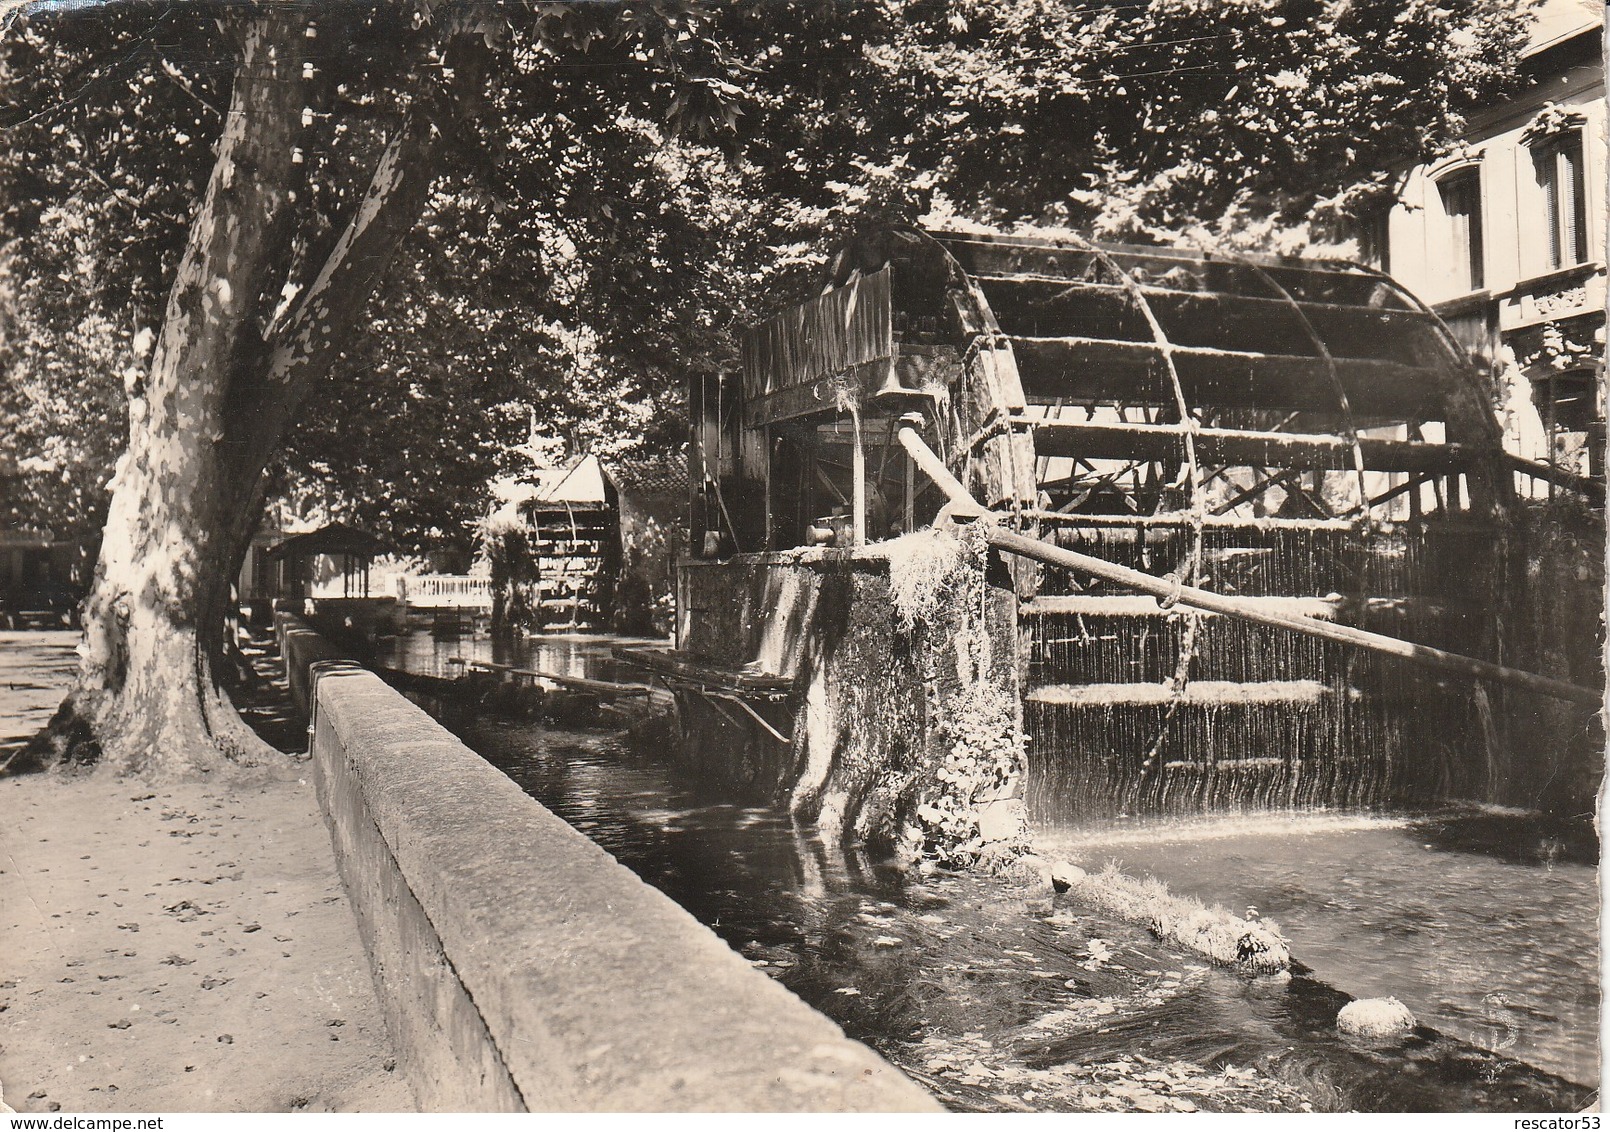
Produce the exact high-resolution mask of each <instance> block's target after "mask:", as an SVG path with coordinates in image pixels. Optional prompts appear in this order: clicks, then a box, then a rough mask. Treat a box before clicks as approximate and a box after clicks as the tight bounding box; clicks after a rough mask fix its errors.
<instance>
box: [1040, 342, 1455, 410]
mask: <svg viewBox="0 0 1610 1132" xmlns="http://www.w3.org/2000/svg"><path fill="white" fill-rule="evenodd" d="M1011 343H1012V350H1013V352H1014V353H1015V354H1016V355H1017V358H1018V369H1019V372H1020V373H1021V374H1022V378H1023V385H1024V388H1025V389H1027V390H1028V391H1029V392H1030V393H1031V394H1033V395H1036V396H1043V397H1067V398H1071V399H1076V400H1086V401H1095V402H1101V401H1127V402H1130V403H1134V402H1137V401H1142V400H1147V399H1151V400H1155V401H1156V402H1157V403H1159V404H1171V403H1172V401H1173V395H1172V393H1171V392H1170V389H1169V386H1168V382H1167V377H1166V372H1167V371H1166V370H1165V368H1164V365H1163V354H1162V347H1161V346H1159V345H1158V344H1157V343H1155V342H1132V341H1119V340H1116V339H1106V338H1080V337H1048V338H1041V337H1013V338H1012V339H1011ZM1171 350H1172V354H1173V357H1174V364H1175V366H1176V367H1177V369H1178V370H1179V375H1180V382H1181V384H1182V385H1183V386H1184V388H1185V396H1186V399H1187V400H1188V401H1189V402H1190V403H1191V404H1192V405H1193V406H1196V405H1214V406H1222V407H1227V408H1232V407H1233V408H1265V409H1272V408H1284V409H1308V410H1319V411H1331V410H1335V409H1336V408H1337V404H1336V393H1335V390H1334V387H1333V386H1332V385H1331V379H1330V371H1329V368H1328V367H1327V366H1326V364H1325V359H1323V358H1317V357H1311V356H1304V355H1300V354H1260V353H1255V352H1251V351H1245V350H1218V349H1209V348H1206V347H1197V346H1174V347H1171ZM1335 361H1336V374H1337V377H1338V378H1339V379H1340V381H1341V383H1342V385H1343V387H1344V388H1345V389H1346V390H1347V395H1348V398H1349V400H1350V401H1351V402H1352V406H1353V409H1354V410H1355V411H1356V412H1357V413H1358V414H1359V415H1360V416H1380V417H1388V418H1394V419H1400V420H1406V419H1409V418H1416V419H1422V420H1440V419H1442V417H1443V416H1444V411H1443V402H1444V400H1445V396H1446V381H1445V378H1444V374H1443V373H1442V371H1440V370H1436V369H1429V368H1425V367H1421V366H1410V365H1403V364H1401V363H1398V362H1384V361H1378V360H1375V359H1370V358H1337V359H1336V360H1335Z"/></svg>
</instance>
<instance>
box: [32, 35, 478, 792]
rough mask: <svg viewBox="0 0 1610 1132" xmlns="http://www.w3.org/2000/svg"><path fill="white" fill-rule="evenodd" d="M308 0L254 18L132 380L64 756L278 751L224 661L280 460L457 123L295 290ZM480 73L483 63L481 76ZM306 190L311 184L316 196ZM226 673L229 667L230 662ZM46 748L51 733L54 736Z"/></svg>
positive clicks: (156, 776) (351, 225) (420, 149)
mask: <svg viewBox="0 0 1610 1132" xmlns="http://www.w3.org/2000/svg"><path fill="white" fill-rule="evenodd" d="M312 42H313V40H312V35H311V33H310V30H309V26H308V19H307V14H306V11H305V10H304V11H302V12H301V13H298V12H297V11H296V10H295V9H294V8H289V7H285V8H278V9H269V10H267V11H266V12H265V13H264V14H262V15H260V16H258V17H256V18H254V19H252V20H251V21H250V22H249V23H248V24H247V25H246V26H245V27H244V29H243V35H242V37H241V50H240V56H239V60H238V64H237V69H236V78H235V83H234V90H233V95H232V101H231V106H230V110H229V113H228V116H227V119H226V121H225V126H224V132H223V136H222V137H221V139H220V141H219V143H218V156H217V160H216V164H215V165H214V167H213V172H212V175H211V178H210V180H209V183H208V185H207V189H206V193H205V195H204V198H203V201H202V204H201V207H200V210H199V211H198V212H197V214H196V216H195V219H194V220H193V222H192V225H191V231H190V238H189V243H188V245H187V248H186V251H185V255H184V257H183V259H182V260H181V262H180V264H179V268H178V273H177V276H176V278H175V280H174V283H173V287H172V290H171V291H170V293H169V299H168V305H167V310H166V313H165V318H164V322H163V326H162V331H161V334H160V337H159V339H158V342H157V346H156V350H155V353H154V355H153V357H152V359H151V363H150V366H149V368H148V370H147V372H146V373H145V375H144V376H143V377H141V378H139V379H137V380H133V381H131V382H130V387H129V389H128V394H129V447H128V451H127V453H126V454H125V455H124V457H123V458H122V460H121V461H120V462H119V464H118V468H117V472H116V474H115V477H114V480H113V495H112V503H111V508H110V512H109V515H108V518H107V524H106V530H105V537H104V539H103V541H102V549H101V557H100V561H99V564H98V566H97V569H96V575H95V582H94V586H93V589H92V591H91V594H90V597H89V600H88V602H87V604H86V607H85V616H84V621H85V630H86V631H85V637H84V642H83V644H82V645H81V646H80V649H79V652H80V658H81V660H80V667H79V675H78V681H77V684H76V686H75V687H74V689H73V690H72V692H71V693H70V694H69V696H68V699H67V701H66V702H65V703H64V704H63V705H62V709H61V710H60V711H59V712H58V713H57V717H56V719H55V720H54V721H53V722H52V724H51V727H50V728H49V729H48V731H47V733H46V736H45V737H44V738H45V742H44V744H42V745H43V746H48V748H49V749H50V754H49V756H47V757H49V758H53V759H54V760H56V761H62V762H76V763H98V764H99V765H101V766H103V767H105V768H107V769H109V770H112V771H115V772H117V773H124V774H133V775H139V776H141V777H144V778H147V779H151V780H164V779H174V778H183V777H194V776H198V775H206V774H212V773H215V772H218V771H220V770H225V769H228V768H230V767H236V766H252V765H258V764H261V763H263V762H265V761H272V760H273V759H274V758H275V756H274V754H273V752H272V751H271V750H270V749H269V748H268V747H267V745H266V744H264V743H262V742H261V741H260V740H258V739H257V737H256V736H255V734H253V733H252V732H251V731H250V729H249V728H247V727H246V726H245V725H244V723H243V722H242V721H241V719H240V717H239V715H238V714H237V713H236V711H235V709H234V707H233V706H232V705H231V704H230V702H229V700H228V697H227V695H226V694H225V693H224V691H223V690H222V689H221V688H220V686H219V683H218V681H217V679H216V676H215V672H214V669H215V666H217V665H223V664H227V661H226V660H225V656H224V639H223V633H224V627H225V617H226V615H227V613H228V606H229V602H230V586H231V583H232V581H233V579H234V575H235V573H236V572H237V571H238V569H239V567H240V563H241V561H242V559H243V557H244V554H245V549H246V546H247V544H248V542H249V540H250V538H251V532H252V528H253V525H254V523H255V520H256V517H257V515H258V514H259V513H260V510H261V506H262V500H263V492H264V480H265V468H266V466H267V464H268V462H269V460H270V459H271V458H272V457H273V455H274V453H275V452H276V450H277V449H278V448H279V446H280V443H281V440H282V438H283V436H284V434H285V430H286V429H287V428H288V427H290V426H291V424H292V422H293V421H294V418H295V414H296V411H297V408H298V406H299V404H300V402H301V400H302V397H303V395H304V394H305V393H306V391H307V389H308V387H309V386H310V384H312V383H313V382H314V381H316V380H317V379H318V378H319V377H320V376H321V375H322V374H324V373H325V372H326V371H327V370H328V368H329V365H330V363H331V361H333V359H334V358H335V356H336V355H337V353H338V352H339V350H340V348H341V345H342V342H343V340H344V338H345V336H346V334H347V331H348V328H349V327H350V326H351V325H352V324H353V323H354V321H355V320H356V318H357V316H358V315H359V313H360V312H361V310H362V307H363V305H364V303H365V302H366V301H367V300H368V298H369V295H370V294H371V292H372V291H373V290H374V287H375V284H376V283H377V281H378V279H379V277H380V275H381V274H382V273H383V271H384V270H385V268H386V266H387V264H388V263H389V261H390V259H391V256H392V254H393V252H394V251H395V249H396V247H397V245H398V244H399V242H400V241H401V239H402V237H403V236H404V235H405V234H406V233H407V231H408V229H409V228H410V227H412V225H413V223H414V222H415V220H416V219H417V218H418V216H419V214H420V212H421V210H422V209H423V206H424V202H425V199H426V194H427V192H428V190H429V187H430V182H431V179H432V171H433V169H434V166H435V161H434V155H433V153H432V147H433V146H434V144H435V139H436V138H438V137H440V136H441V135H440V131H439V130H438V129H437V125H438V124H437V123H435V122H434V121H433V120H432V119H433V115H432V114H431V113H429V112H428V110H431V109H435V110H439V109H440V108H439V107H427V106H426V105H424V103H425V101H426V100H421V103H420V105H416V107H415V110H414V112H413V113H412V114H410V115H409V117H408V118H407V120H406V121H405V122H404V123H403V124H402V126H401V127H400V128H399V129H398V130H397V132H396V133H395V135H394V136H393V137H392V138H391V139H390V140H389V142H388V144H387V146H386V148H385V149H384V151H383V152H382V154H381V156H380V158H379V160H378V161H377V163H376V166H375V169H374V172H373V175H372V177H371V179H370V183H369V185H368V188H367V191H366V192H365V194H364V196H363V197H362V199H361V200H360V201H359V203H358V205H357V207H356V209H355V211H354V213H353V215H352V217H351V218H350V220H349V221H348V223H347V226H346V228H345V229H344V230H343V232H342V233H341V235H340V237H339V238H338V239H337V240H336V241H335V242H334V244H333V245H332V246H331V249H330V250H329V252H328V254H327V256H326V257H325V259H324V260H323V262H322V265H321V266H320V268H319V270H318V271H317V273H316V274H315V275H314V276H313V278H312V280H311V282H308V283H307V284H306V286H305V287H303V288H302V289H301V291H300V293H299V294H298V296H297V299H296V301H295V303H294V305H293V306H291V307H290V308H289V309H288V310H281V311H279V312H278V316H277V317H276V314H275V310H276V306H277V305H278V304H279V302H280V299H281V291H282V288H283V286H284V284H285V283H286V281H287V280H286V275H285V272H286V270H287V267H288V263H289V260H290V258H291V257H290V255H289V254H288V249H289V248H290V246H291V244H292V242H293V240H294V238H295V235H296V231H297V218H296V201H297V196H298V194H297V191H296V189H297V186H298V184H299V183H300V181H301V174H302V170H303V168H304V162H303V159H302V153H301V151H300V149H299V144H300V143H301V142H303V141H304V140H305V139H304V136H303V135H304V131H305V130H306V129H307V125H308V124H309V123H310V122H311V121H312V119H313V115H312V114H311V113H309V112H308V111H309V109H311V108H313V107H317V106H319V101H318V99H319V93H320V92H319V91H318V90H317V89H316V84H317V83H318V81H319V80H318V79H317V78H315V77H313V76H314V74H315V71H314V69H312V68H309V69H308V70H307V71H306V72H305V71H304V67H303V64H304V62H307V61H308V59H307V56H306V52H307V50H308V47H309V46H310V45H311V44H312ZM467 77H470V78H473V80H475V81H478V77H479V71H478V70H475V71H474V74H473V76H467ZM303 195H304V196H305V194H303ZM220 670H222V669H220ZM38 746H41V745H36V747H38Z"/></svg>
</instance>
